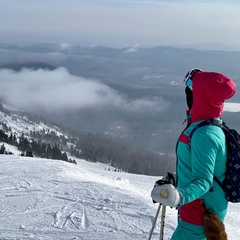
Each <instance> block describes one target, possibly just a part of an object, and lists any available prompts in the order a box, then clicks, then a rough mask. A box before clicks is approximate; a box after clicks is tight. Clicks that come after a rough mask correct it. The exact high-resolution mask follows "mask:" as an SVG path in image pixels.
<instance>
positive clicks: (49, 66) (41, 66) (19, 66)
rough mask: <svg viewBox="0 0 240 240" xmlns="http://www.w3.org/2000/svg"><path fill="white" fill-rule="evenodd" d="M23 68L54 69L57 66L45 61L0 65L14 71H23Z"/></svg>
mask: <svg viewBox="0 0 240 240" xmlns="http://www.w3.org/2000/svg"><path fill="white" fill-rule="evenodd" d="M23 68H29V69H32V70H37V69H45V70H54V69H56V67H55V66H53V65H52V64H48V63H44V62H23V63H8V64H3V65H0V69H12V70H14V71H21V70H22V69H23Z"/></svg>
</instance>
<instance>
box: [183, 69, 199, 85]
mask: <svg viewBox="0 0 240 240" xmlns="http://www.w3.org/2000/svg"><path fill="white" fill-rule="evenodd" d="M196 72H203V70H201V69H200V68H193V69H191V70H190V71H189V72H188V73H187V74H186V76H185V77H184V80H183V82H184V83H185V85H186V86H187V87H188V88H189V89H191V90H192V79H193V75H194V74H195V73H196Z"/></svg>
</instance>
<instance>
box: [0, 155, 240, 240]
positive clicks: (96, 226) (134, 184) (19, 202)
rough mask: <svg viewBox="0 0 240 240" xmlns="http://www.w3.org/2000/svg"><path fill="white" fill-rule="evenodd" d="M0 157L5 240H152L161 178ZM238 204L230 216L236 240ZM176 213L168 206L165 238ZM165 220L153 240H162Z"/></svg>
mask: <svg viewBox="0 0 240 240" xmlns="http://www.w3.org/2000/svg"><path fill="white" fill-rule="evenodd" d="M77 161H78V164H77V165H75V164H70V163H66V162H62V161H56V160H49V159H39V158H27V157H20V156H15V155H11V156H10V155H9V156H7V155H0V163H1V169H0V194H1V198H0V239H1V240H20V239H23V240H25V239H29V240H31V239H34V240H37V239H39V240H63V239H66V240H78V239H81V240H99V238H100V239H101V240H110V239H111V240H112V239H114V240H126V239H129V240H131V239H147V238H148V235H149V231H150V229H151V226H152V222H153V220H154V216H155V213H156V210H157V204H153V203H152V201H151V198H150V191H151V189H152V187H153V184H154V182H155V181H156V180H157V179H159V177H152V176H144V175H135V174H128V173H124V172H113V171H108V170H106V169H107V168H108V166H107V167H106V165H104V164H100V163H90V162H86V161H84V160H77ZM239 210H240V205H239V204H230V206H229V213H228V215H227V218H226V228H227V231H228V235H229V239H231V240H237V239H239V237H238V236H240V230H239V223H240V220H239V216H238V215H239ZM176 216H177V212H176V210H175V209H171V208H167V216H166V220H165V231H164V233H165V237H164V239H165V240H168V239H170V237H171V234H172V233H173V231H174V229H175V227H176V222H177V219H176V218H177V217H176ZM159 226H160V218H159V219H158V222H157V226H156V229H155V231H154V235H153V238H152V239H158V238H159V231H160V230H159Z"/></svg>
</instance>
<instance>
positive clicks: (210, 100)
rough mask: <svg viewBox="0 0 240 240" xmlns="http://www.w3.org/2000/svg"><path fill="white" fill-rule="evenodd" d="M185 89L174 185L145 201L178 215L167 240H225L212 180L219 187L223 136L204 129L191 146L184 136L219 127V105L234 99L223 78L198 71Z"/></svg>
mask: <svg viewBox="0 0 240 240" xmlns="http://www.w3.org/2000/svg"><path fill="white" fill-rule="evenodd" d="M185 83H186V89H185V92H186V95H187V103H188V107H189V113H190V119H189V120H188V124H187V127H186V128H185V130H184V131H183V132H182V134H181V135H180V137H179V139H178V143H177V147H176V155H177V164H176V173H177V184H176V187H174V186H173V185H171V184H164V185H156V186H155V187H154V188H153V190H152V193H151V196H152V198H153V200H154V201H156V202H159V203H162V204H163V205H166V206H171V207H177V208H178V209H179V221H178V226H177V228H176V230H175V232H174V234H173V236H172V238H171V239H172V240H205V239H218V240H221V239H227V236H226V233H225V230H224V225H223V220H224V217H225V215H226V213H227V206H228V202H227V200H226V199H225V197H224V193H223V190H222V189H221V187H220V186H219V185H218V184H217V183H216V182H215V181H214V180H213V178H214V176H216V177H217V178H218V179H219V180H220V181H223V179H224V178H225V172H226V160H227V148H226V140H225V135H224V133H223V131H222V130H221V128H219V127H218V126H213V125H207V126H204V127H201V128H199V129H197V130H196V131H195V133H194V134H193V136H192V138H191V146H190V144H189V135H190V133H191V131H192V130H193V129H194V128H195V127H196V126H197V125H198V124H199V123H201V122H202V121H203V120H207V119H216V120H217V121H219V122H221V121H222V120H221V115H222V110H223V104H224V101H225V100H226V99H228V98H230V97H232V96H233V95H234V93H235V89H236V87H235V84H234V83H233V81H232V80H231V79H230V78H228V77H227V76H225V75H223V74H221V73H216V72H204V71H202V70H200V69H193V70H191V71H190V72H189V73H188V74H187V75H186V79H185ZM163 193H165V194H163ZM166 193H167V194H166ZM214 224H215V225H214ZM210 228H211V229H210ZM216 234H217V236H216ZM206 237H207V238H206Z"/></svg>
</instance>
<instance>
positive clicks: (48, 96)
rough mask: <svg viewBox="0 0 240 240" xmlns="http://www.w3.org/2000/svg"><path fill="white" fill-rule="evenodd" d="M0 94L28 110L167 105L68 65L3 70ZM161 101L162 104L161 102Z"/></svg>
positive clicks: (132, 108)
mask: <svg viewBox="0 0 240 240" xmlns="http://www.w3.org/2000/svg"><path fill="white" fill-rule="evenodd" d="M0 84H1V88H0V96H1V98H3V99H4V100H5V101H6V102H7V103H9V104H11V105H14V106H17V107H19V108H21V109H24V110H31V111H33V110H35V111H36V109H38V108H39V109H44V110H46V111H62V110H69V109H83V108H105V107H114V108H119V109H121V110H124V111H137V112H141V111H147V110H150V111H156V110H157V111H159V110H164V109H165V108H166V107H167V103H166V102H164V101H162V100H161V99H137V100H134V101H130V100H129V99H127V98H126V97H124V96H123V95H121V94H120V93H118V92H117V91H116V90H114V89H112V88H110V87H109V86H107V85H105V84H103V83H101V82H100V81H98V80H92V79H85V78H82V77H77V76H74V75H71V74H70V73H69V72H68V71H67V69H65V68H58V69H56V70H54V71H49V70H43V69H39V70H30V69H23V70H22V71H20V72H15V71H12V70H9V69H2V70H0ZM160 101H161V102H162V104H160Z"/></svg>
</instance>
